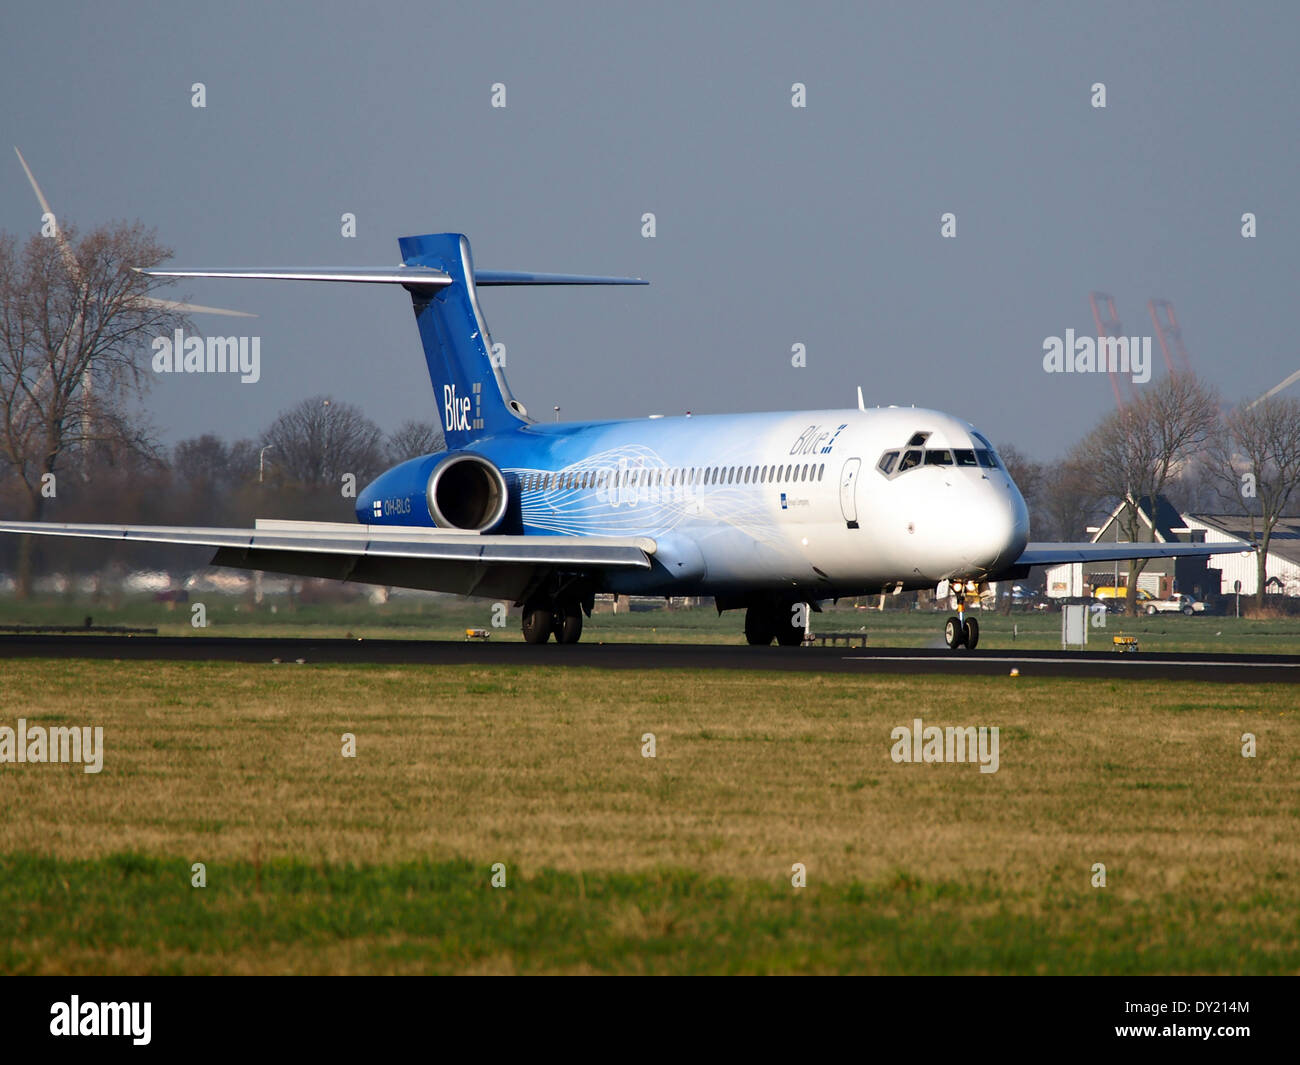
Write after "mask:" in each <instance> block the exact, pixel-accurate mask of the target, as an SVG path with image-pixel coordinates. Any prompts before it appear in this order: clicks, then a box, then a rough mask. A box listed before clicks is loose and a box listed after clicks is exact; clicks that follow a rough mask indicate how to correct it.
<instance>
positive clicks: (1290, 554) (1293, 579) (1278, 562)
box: [1186, 514, 1300, 595]
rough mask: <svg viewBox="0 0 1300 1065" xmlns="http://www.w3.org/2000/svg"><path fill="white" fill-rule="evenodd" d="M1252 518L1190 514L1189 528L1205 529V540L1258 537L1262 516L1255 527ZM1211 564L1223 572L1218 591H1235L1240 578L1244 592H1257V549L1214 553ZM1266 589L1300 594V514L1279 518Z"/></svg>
mask: <svg viewBox="0 0 1300 1065" xmlns="http://www.w3.org/2000/svg"><path fill="white" fill-rule="evenodd" d="M1250 521H1251V520H1250V518H1243V517H1240V516H1239V515H1236V514H1189V515H1187V518H1186V522H1187V525H1188V527H1189V528H1191V529H1194V530H1197V531H1201V530H1203V531H1204V533H1205V541H1206V543H1211V544H1213V543H1228V542H1232V541H1240V540H1247V541H1249V540H1255V539H1258V538H1259V533H1260V529H1259V520H1258V519H1256V520H1255V528H1254V529H1253V530H1252V529H1251V525H1250ZM1210 565H1211V566H1212V567H1213V568H1215V569H1217V570H1219V572H1220V574H1221V575H1222V576H1221V581H1220V587H1219V593H1220V594H1221V595H1232V594H1233V592H1234V591H1235V582H1237V581H1241V594H1242V595H1254V594H1255V592H1256V590H1257V581H1258V571H1257V569H1256V562H1255V553H1254V552H1253V551H1252V552H1250V553H1249V554H1241V553H1240V552H1234V553H1232V554H1225V555H1211V556H1210ZM1264 575H1265V585H1266V587H1265V591H1266V592H1268V593H1271V594H1275V595H1276V594H1281V595H1300V517H1296V518H1279V519H1278V522H1277V525H1276V526H1274V528H1273V535H1272V536H1271V537H1269V541H1268V560H1267V562H1265V564H1264Z"/></svg>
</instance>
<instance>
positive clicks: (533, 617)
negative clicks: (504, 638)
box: [524, 603, 555, 643]
mask: <svg viewBox="0 0 1300 1065" xmlns="http://www.w3.org/2000/svg"><path fill="white" fill-rule="evenodd" d="M554 628H555V620H554V618H553V617H552V616H551V610H550V607H546V606H538V605H537V604H536V603H532V604H529V605H528V606H526V607H524V640H525V641H526V642H528V643H545V642H546V641H547V640H549V639H550V638H551V631H552V630H553V629H554Z"/></svg>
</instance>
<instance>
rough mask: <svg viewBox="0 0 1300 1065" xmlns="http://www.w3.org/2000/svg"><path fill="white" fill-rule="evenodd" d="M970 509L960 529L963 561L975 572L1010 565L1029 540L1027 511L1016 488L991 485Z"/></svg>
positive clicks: (1011, 485)
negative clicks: (966, 519)
mask: <svg viewBox="0 0 1300 1065" xmlns="http://www.w3.org/2000/svg"><path fill="white" fill-rule="evenodd" d="M989 488H990V490H989V491H987V492H985V493H982V495H981V498H980V499H979V502H978V504H977V505H976V506H973V507H971V508H970V514H969V515H968V519H969V520H968V521H967V522H966V523H965V526H964V528H963V534H964V535H963V536H962V543H963V545H964V548H965V550H964V551H963V555H964V558H965V561H966V562H967V563H968V564H969V565H970V566H973V567H975V568H976V569H982V570H985V571H986V572H990V573H992V572H996V571H997V570H999V569H1003V568H1005V567H1006V566H1009V565H1011V564H1012V563H1013V562H1015V560H1016V559H1017V558H1019V557H1020V553H1021V552H1022V551H1024V549H1025V544H1026V542H1028V540H1029V509H1028V508H1027V507H1026V506H1025V500H1024V498H1023V497H1022V496H1021V494H1020V492H1019V490H1018V489H1017V488H1016V487H1015V485H1013V484H1010V483H1007V484H1003V485H990V486H989Z"/></svg>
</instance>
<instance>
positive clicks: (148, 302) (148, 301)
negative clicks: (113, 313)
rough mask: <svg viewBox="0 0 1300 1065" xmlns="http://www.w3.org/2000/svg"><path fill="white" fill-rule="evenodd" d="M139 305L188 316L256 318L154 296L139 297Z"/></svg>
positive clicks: (250, 314) (249, 313)
mask: <svg viewBox="0 0 1300 1065" xmlns="http://www.w3.org/2000/svg"><path fill="white" fill-rule="evenodd" d="M139 300H140V302H141V303H143V304H144V305H145V306H146V307H161V308H162V309H163V310H167V311H184V312H186V313H188V314H225V315H229V316H230V317H231V318H256V317H257V315H255V314H253V313H252V312H251V311H228V310H225V309H224V308H222V307H204V306H201V305H200V304H197V303H181V302H180V301H178V300H162V299H158V297H156V296H141V297H139Z"/></svg>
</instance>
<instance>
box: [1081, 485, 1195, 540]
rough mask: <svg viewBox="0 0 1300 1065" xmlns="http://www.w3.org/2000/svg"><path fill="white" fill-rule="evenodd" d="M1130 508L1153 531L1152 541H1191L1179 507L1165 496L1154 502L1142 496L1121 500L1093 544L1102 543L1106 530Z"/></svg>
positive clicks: (1095, 534)
mask: <svg viewBox="0 0 1300 1065" xmlns="http://www.w3.org/2000/svg"><path fill="white" fill-rule="evenodd" d="M1129 506H1134V507H1136V508H1137V512H1138V516H1139V517H1140V518H1141V520H1142V523H1143V524H1144V525H1145V526H1146V527H1147V528H1148V529H1150V530H1151V531H1152V534H1153V535H1152V539H1153V540H1154V541H1155V542H1156V543H1168V544H1176V543H1179V542H1181V541H1184V540H1187V539H1190V537H1189V536H1188V530H1187V523H1186V522H1185V521H1184V520H1183V516H1182V515H1181V514H1180V513H1178V508H1177V507H1175V506H1174V505H1173V504H1172V503H1171V502H1169V500H1168V499H1166V498H1165V497H1164V496H1156V497H1155V499H1154V500H1153V499H1152V498H1151V497H1150V496H1142V497H1141V498H1139V499H1136V500H1134V499H1132V498H1131V497H1126V498H1124V499H1122V500H1120V502H1119V503H1117V504H1116V506H1115V509H1114V510H1112V511H1111V512H1110V515H1109V517H1107V518H1106V520H1105V521H1103V522H1102V523H1101V525H1100V526H1099V527H1098V529H1097V531H1096V533H1094V534H1093V537H1092V540H1093V543H1100V542H1101V538H1102V537H1103V536H1105V535H1106V530H1107V529H1109V528H1110V527H1111V526H1112V525H1113V524H1115V522H1116V520H1117V519H1118V518H1119V516H1120V514H1121V513H1122V512H1123V511H1124V508H1125V507H1129Z"/></svg>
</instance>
